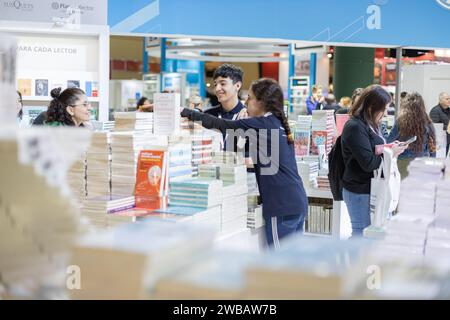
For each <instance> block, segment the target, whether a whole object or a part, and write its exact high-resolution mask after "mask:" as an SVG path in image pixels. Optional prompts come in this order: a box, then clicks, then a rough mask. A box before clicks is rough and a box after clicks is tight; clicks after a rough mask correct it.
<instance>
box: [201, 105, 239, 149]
mask: <svg viewBox="0 0 450 320" xmlns="http://www.w3.org/2000/svg"><path fill="white" fill-rule="evenodd" d="M244 108H245V106H244V105H243V104H242V102H241V101H240V100H239V102H238V104H237V105H236V106H235V107H234V108H233V109H231V110H230V111H228V112H227V111H225V110H224V109H223V107H222V105H221V104H219V105H218V106H215V107H213V108H211V109H208V110H206V111H205V113H206V114H210V115H212V116H214V117H217V118H221V119H226V120H236V119H237V116H238V114H239V112H241V110H242V109H244ZM223 141H224V144H223V149H224V150H226V148H227V136H226V134H225V133H223ZM228 145H233V151H235V152H237V151H238V148H237V141H232V144H229V142H228ZM247 152H248V145H246V146H245V156H246V157H247V156H248V153H247Z"/></svg>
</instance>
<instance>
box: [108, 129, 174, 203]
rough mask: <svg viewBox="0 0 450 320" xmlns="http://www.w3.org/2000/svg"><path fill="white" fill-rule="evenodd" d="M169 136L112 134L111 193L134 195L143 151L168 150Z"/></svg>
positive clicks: (129, 133)
mask: <svg viewBox="0 0 450 320" xmlns="http://www.w3.org/2000/svg"><path fill="white" fill-rule="evenodd" d="M167 146H168V137H167V136H152V135H147V134H140V133H137V132H117V133H116V132H115V133H112V134H111V154H112V157H111V192H112V194H114V195H125V196H128V195H132V194H133V193H134V189H135V184H136V168H137V161H138V156H139V152H140V151H142V150H166V149H167Z"/></svg>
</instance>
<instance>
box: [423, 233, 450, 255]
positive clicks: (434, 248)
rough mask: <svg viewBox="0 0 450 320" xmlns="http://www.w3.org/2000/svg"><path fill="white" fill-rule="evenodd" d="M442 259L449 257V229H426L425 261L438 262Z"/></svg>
mask: <svg viewBox="0 0 450 320" xmlns="http://www.w3.org/2000/svg"><path fill="white" fill-rule="evenodd" d="M442 257H450V228H448V227H446V228H439V227H432V228H430V229H428V235H427V243H426V247H425V259H426V260H432V261H434V260H438V261H439V260H442Z"/></svg>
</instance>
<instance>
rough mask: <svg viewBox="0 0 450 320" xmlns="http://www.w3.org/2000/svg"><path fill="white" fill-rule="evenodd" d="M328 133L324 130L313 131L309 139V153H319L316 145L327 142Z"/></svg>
mask: <svg viewBox="0 0 450 320" xmlns="http://www.w3.org/2000/svg"><path fill="white" fill-rule="evenodd" d="M327 137H328V133H327V132H326V131H313V132H312V139H311V154H313V155H317V154H319V150H318V148H317V146H320V145H326V144H327Z"/></svg>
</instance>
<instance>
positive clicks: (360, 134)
mask: <svg viewBox="0 0 450 320" xmlns="http://www.w3.org/2000/svg"><path fill="white" fill-rule="evenodd" d="M341 139H342V140H341V142H342V157H343V158H344V163H345V170H344V176H343V185H344V188H345V189H347V190H348V191H350V192H353V193H358V194H370V180H371V179H372V178H373V171H374V170H376V169H378V168H379V167H380V164H381V155H379V156H377V155H375V146H376V145H382V144H384V141H383V139H382V138H381V137H380V136H378V135H377V134H376V133H375V132H374V131H373V130H372V129H371V128H370V127H369V125H368V124H367V123H365V122H364V121H363V120H361V119H359V118H351V119H350V120H349V121H347V123H346V124H345V127H344V131H343V132H342V138H341Z"/></svg>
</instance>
